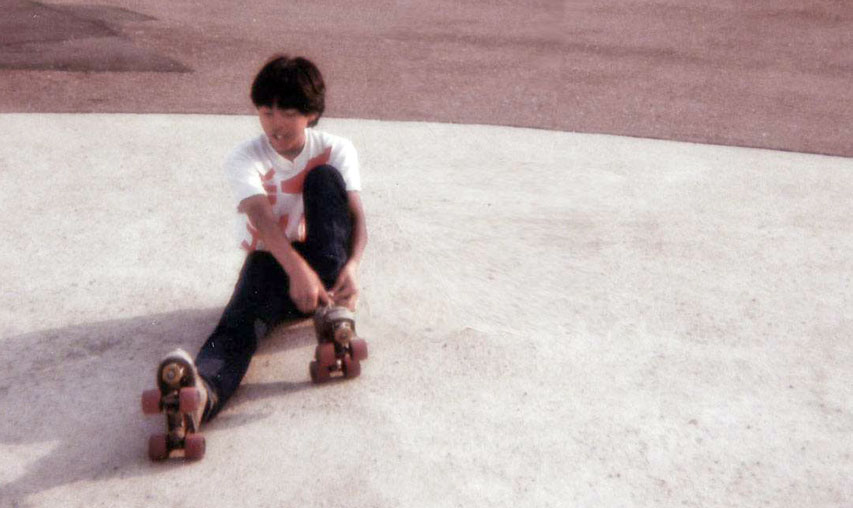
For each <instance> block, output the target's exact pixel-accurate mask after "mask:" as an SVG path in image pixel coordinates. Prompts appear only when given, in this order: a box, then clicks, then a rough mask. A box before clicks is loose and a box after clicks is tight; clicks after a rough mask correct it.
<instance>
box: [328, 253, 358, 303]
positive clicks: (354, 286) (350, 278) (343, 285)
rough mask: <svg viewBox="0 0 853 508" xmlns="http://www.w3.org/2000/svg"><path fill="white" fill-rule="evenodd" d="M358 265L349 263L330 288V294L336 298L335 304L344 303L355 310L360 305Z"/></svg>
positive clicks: (332, 297)
mask: <svg viewBox="0 0 853 508" xmlns="http://www.w3.org/2000/svg"><path fill="white" fill-rule="evenodd" d="M357 270H358V269H357V267H356V265H355V264H353V263H347V264H345V265H344V267H343V268H342V269H341V273H340V274H338V280H336V281H335V285H334V286H332V289H330V290H329V294H328V296H329V297H331V299H332V300H334V302H335V305H343V306H344V307H346V308H348V309H349V310H351V311H353V312H355V307H356V305H358V279H357V278H356V271H357Z"/></svg>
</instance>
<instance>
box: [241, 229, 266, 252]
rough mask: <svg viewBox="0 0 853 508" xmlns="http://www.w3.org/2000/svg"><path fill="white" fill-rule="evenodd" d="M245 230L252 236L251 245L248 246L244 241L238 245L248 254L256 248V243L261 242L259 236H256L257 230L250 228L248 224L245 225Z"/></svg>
mask: <svg viewBox="0 0 853 508" xmlns="http://www.w3.org/2000/svg"><path fill="white" fill-rule="evenodd" d="M246 230H247V231H248V232H249V234H250V235H252V243H251V244H250V243H249V242H247V241H246V240H243V243H241V244H240V247H243V248H244V249H246V250H247V251H249V252H252V251H253V250H255V249H257V248H258V242H259V241H260V240H261V236H260V234H258V230H257V229H256V228H255V227H254V226H252V224H251V223H250V222H247V223H246Z"/></svg>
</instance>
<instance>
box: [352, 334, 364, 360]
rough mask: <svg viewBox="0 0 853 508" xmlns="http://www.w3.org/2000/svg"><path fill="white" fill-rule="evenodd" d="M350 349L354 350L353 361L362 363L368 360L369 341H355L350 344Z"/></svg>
mask: <svg viewBox="0 0 853 508" xmlns="http://www.w3.org/2000/svg"><path fill="white" fill-rule="evenodd" d="M350 349H351V350H352V359H353V360H355V361H357V362H360V361H362V360H367V341H366V340H364V339H353V340H352V342H350Z"/></svg>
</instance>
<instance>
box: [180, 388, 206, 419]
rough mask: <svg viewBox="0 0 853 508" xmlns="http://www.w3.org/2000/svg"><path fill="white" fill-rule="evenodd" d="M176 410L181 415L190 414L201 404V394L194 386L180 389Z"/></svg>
mask: <svg viewBox="0 0 853 508" xmlns="http://www.w3.org/2000/svg"><path fill="white" fill-rule="evenodd" d="M178 397H179V400H180V402H179V407H178V410H179V411H180V412H182V413H192V412H193V411H195V410H196V409H198V406H199V405H200V404H201V394H200V393H199V391H198V388H196V387H195V386H187V387H184V388H181V391H180V394H179V395H178Z"/></svg>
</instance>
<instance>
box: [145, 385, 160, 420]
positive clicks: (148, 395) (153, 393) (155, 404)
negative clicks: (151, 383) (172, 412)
mask: <svg viewBox="0 0 853 508" xmlns="http://www.w3.org/2000/svg"><path fill="white" fill-rule="evenodd" d="M142 412H143V413H145V414H147V415H153V414H157V413H159V412H160V390H145V391H144V392H142Z"/></svg>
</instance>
